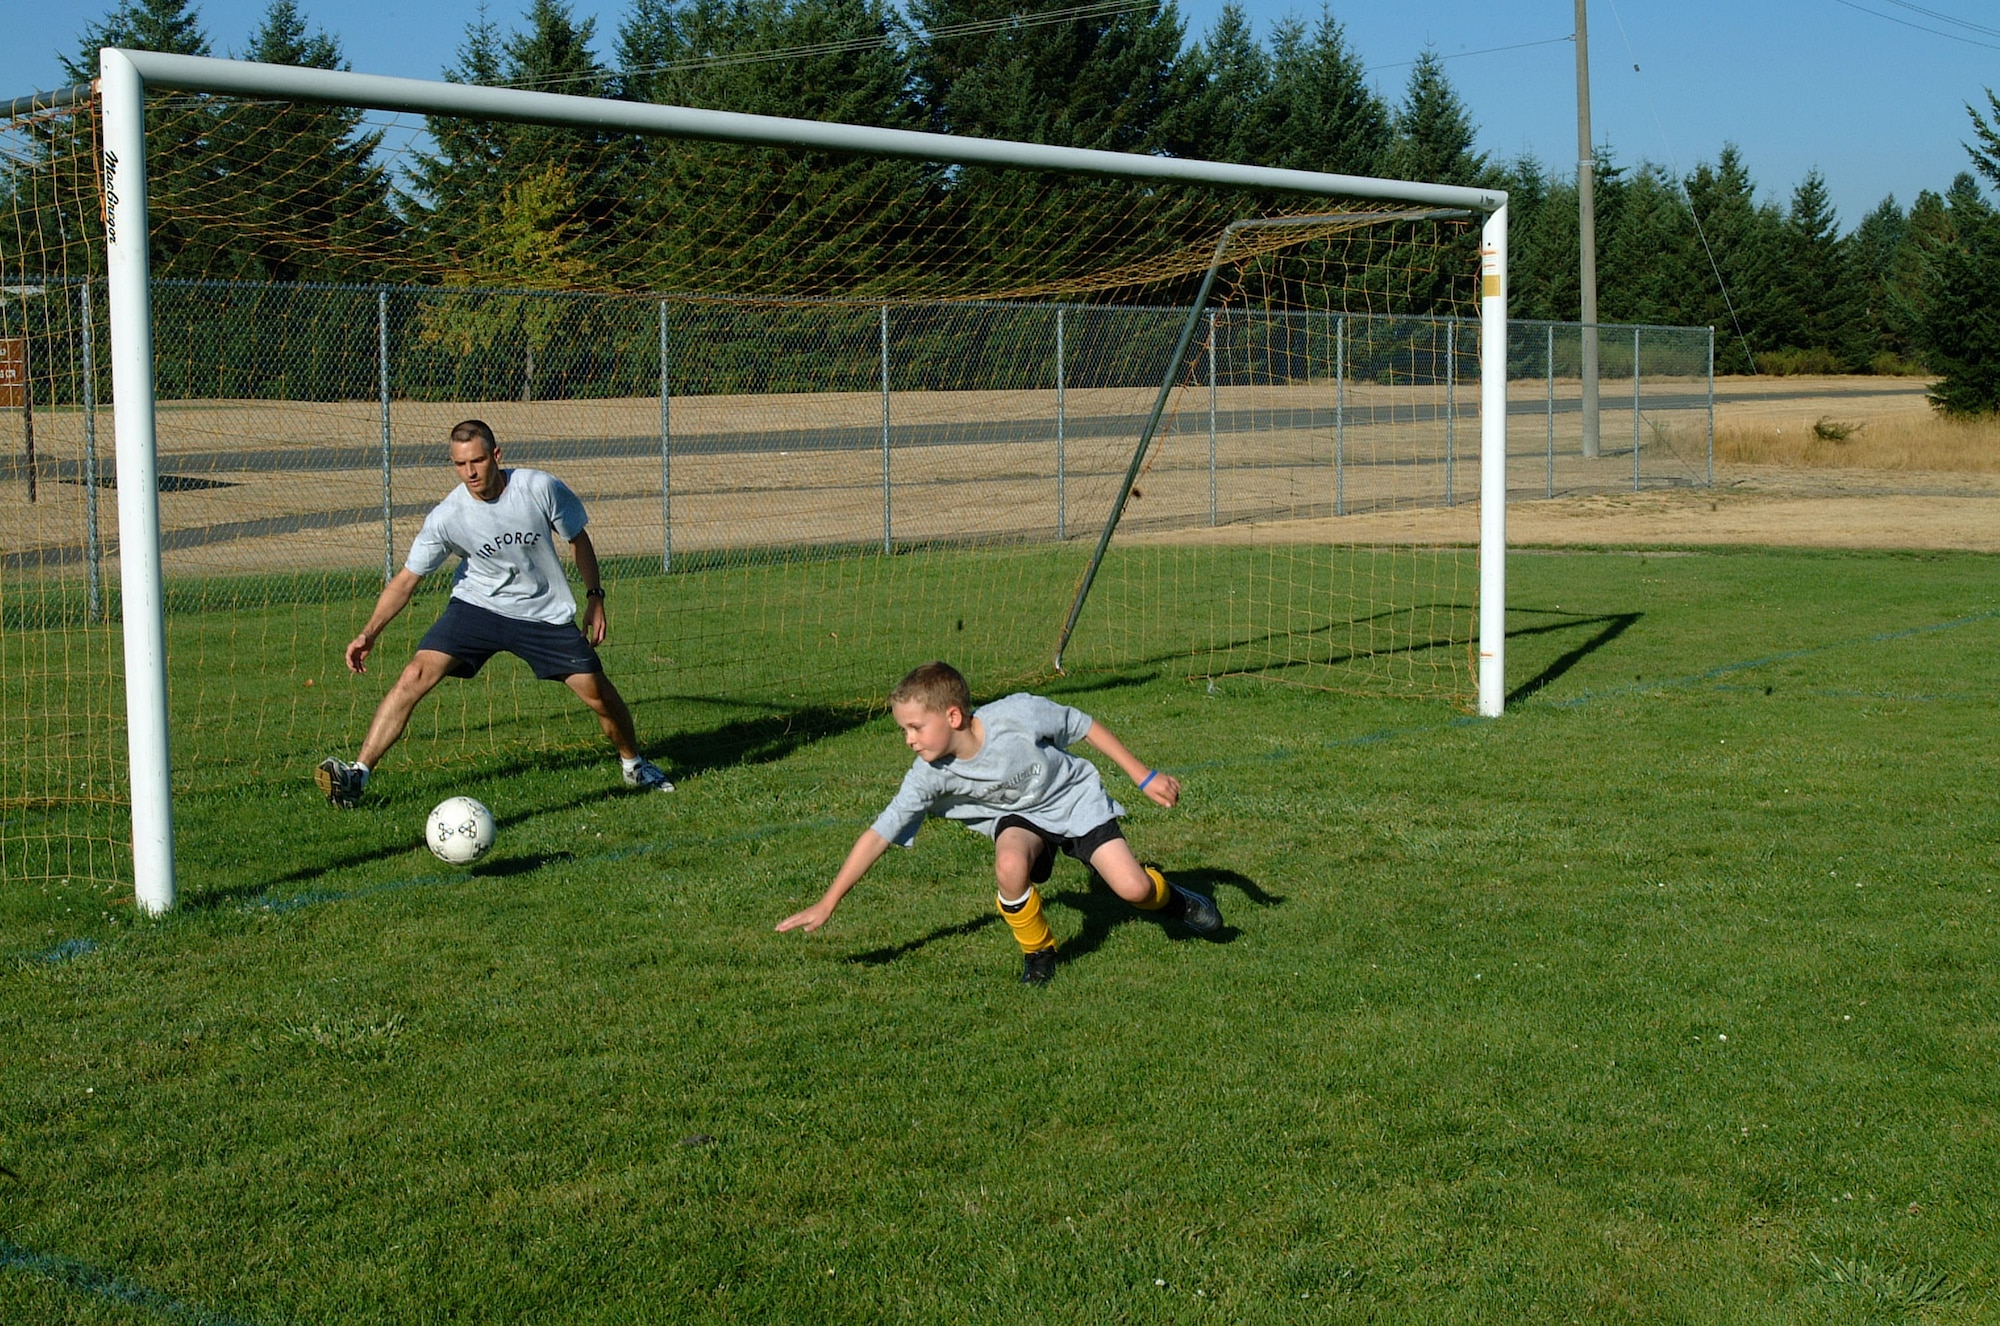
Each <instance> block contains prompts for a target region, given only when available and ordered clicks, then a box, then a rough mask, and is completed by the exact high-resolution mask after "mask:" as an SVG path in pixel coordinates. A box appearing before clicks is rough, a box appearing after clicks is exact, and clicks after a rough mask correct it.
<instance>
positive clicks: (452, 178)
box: [401, 0, 625, 281]
mask: <svg viewBox="0 0 2000 1326" xmlns="http://www.w3.org/2000/svg"><path fill="white" fill-rule="evenodd" d="M526 19H527V28H526V30H524V31H521V32H516V33H511V34H508V35H506V36H502V35H501V34H500V32H499V30H498V29H497V28H496V27H495V26H494V25H493V24H492V23H491V22H490V21H488V20H487V19H486V18H485V16H484V13H483V12H482V14H481V17H480V18H479V20H478V21H476V22H475V23H473V24H472V25H470V26H469V27H468V28H467V30H466V40H465V45H464V46H462V47H461V48H460V50H459V59H458V63H457V64H456V65H454V66H452V67H450V68H448V69H446V70H445V71H444V76H445V78H446V79H448V80H450V81H452V82H456V83H476V84H481V85H486V86H503V87H516V88H523V89H528V90H533V91H542V92H561V93H565V94H568V95H571V96H605V95H607V94H608V93H609V92H610V91H611V90H612V78H611V74H610V71H608V70H607V69H606V68H605V67H604V66H603V65H602V64H600V63H598V61H597V59H596V58H595V57H594V56H593V55H592V54H591V51H590V43H591V40H592V38H593V37H594V36H595V35H596V20H594V19H585V20H583V21H582V22H581V23H579V22H577V21H576V19H575V17H574V16H573V15H572V13H571V11H570V8H569V6H568V5H567V4H565V3H563V2H562V0H533V3H532V4H531V5H530V6H529V9H528V12H527V14H526ZM426 124H427V125H428V126H429V129H430V133H431V137H432V140H433V141H434V142H435V143H436V144H437V148H436V151H434V152H431V153H422V154H419V155H418V156H417V158H416V165H415V166H414V168H413V169H412V172H411V175H412V180H413V183H414V186H415V187H414V188H413V189H412V190H411V191H409V192H408V193H406V194H405V195H404V196H403V197H402V199H401V203H402V206H403V208H404V210H405V212H406V213H407V214H408V215H409V217H410V218H411V220H412V222H413V225H414V227H415V229H416V230H417V233H418V234H419V235H420V237H421V239H422V242H423V246H424V248H425V249H426V251H427V253H428V255H429V257H430V260H431V261H432V262H434V263H436V264H438V265H440V266H441V267H443V268H444V269H445V271H446V272H447V273H450V272H453V271H459V272H463V271H466V270H469V269H471V268H472V267H473V266H474V265H475V261H476V260H477V261H478V262H484V261H485V255H487V254H488V253H490V252H491V251H494V250H496V249H498V250H501V251H505V250H506V248H507V246H506V245H504V244H502V243H501V242H500V240H499V237H498V236H497V234H496V233H495V229H494V228H495V227H496V226H498V225H499V217H500V215H501V208H502V204H503V203H504V202H505V201H506V200H507V197H508V191H509V190H510V189H516V188H517V187H518V186H519V185H520V184H521V183H522V181H524V180H528V179H535V178H546V177H547V176H548V175H549V172H550V171H552V170H553V171H555V172H556V173H557V174H559V175H560V177H561V179H562V181H563V187H562V190H561V191H560V192H561V196H563V197H564V198H566V199H568V200H569V201H570V204H571V206H572V207H573V208H574V211H573V214H572V215H571V216H568V217H565V218H562V220H563V221H564V222H565V224H566V226H567V227H568V229H569V232H570V233H572V234H573V235H574V236H575V237H576V238H575V239H574V240H573V241H572V242H574V243H582V242H584V239H585V238H586V237H588V236H591V235H597V234H606V235H615V234H617V233H619V231H620V229H621V226H620V224H619V222H620V217H621V212H622V202H621V200H622V199H623V198H624V197H625V191H624V183H625V181H624V178H623V177H624V171H623V169H622V167H623V165H624V160H623V156H624V154H623V152H622V151H621V150H620V149H621V148H622V147H623V146H624V144H623V143H622V141H621V140H620V139H619V138H618V137H617V136H616V135H614V134H612V133H611V132H610V131H608V130H592V129H570V128H557V127H553V126H549V125H535V124H513V123H505V122H499V121H490V120H488V121H476V120H463V119H458V118H455V117H448V116H430V117H427V118H426ZM527 275H528V274H524V281H525V280H526V279H527Z"/></svg>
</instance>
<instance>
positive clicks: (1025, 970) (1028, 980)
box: [1021, 948, 1056, 985]
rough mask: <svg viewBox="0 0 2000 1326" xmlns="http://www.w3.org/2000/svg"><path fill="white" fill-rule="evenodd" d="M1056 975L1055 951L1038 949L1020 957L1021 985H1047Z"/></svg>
mask: <svg viewBox="0 0 2000 1326" xmlns="http://www.w3.org/2000/svg"><path fill="white" fill-rule="evenodd" d="M1055 974H1056V951H1055V950H1054V949H1052V948H1045V949H1040V950H1038V951H1036V952H1034V953H1027V954H1023V955H1022V957H1021V984H1023V985H1047V984H1048V983H1049V980H1050V978H1052V977H1053V976H1054V975H1055Z"/></svg>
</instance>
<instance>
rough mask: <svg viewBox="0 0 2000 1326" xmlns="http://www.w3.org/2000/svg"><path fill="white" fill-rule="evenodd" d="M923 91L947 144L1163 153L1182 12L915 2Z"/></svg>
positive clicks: (920, 95)
mask: <svg viewBox="0 0 2000 1326" xmlns="http://www.w3.org/2000/svg"><path fill="white" fill-rule="evenodd" d="M910 17H911V20H912V22H913V23H914V24H915V26H916V28H917V30H918V31H919V32H920V33H921V34H922V37H923V40H922V42H921V44H920V45H919V46H918V47H917V51H916V54H915V56H914V58H913V60H912V67H911V74H912V85H913V87H914V90H915V93H916V99H917V103H918V104H919V105H920V106H921V107H922V108H923V110H924V113H925V115H926V117H927V118H928V120H929V121H930V126H931V127H932V128H933V129H936V130H938V131H940V132H944V133H953V134H963V135H966V136H969V137H976V138H1005V139H1012V140H1015V141H1017V142H1028V143H1052V144H1056V145H1059V146H1064V147H1090V148H1101V149H1105V150H1108V151H1113V152H1148V151H1154V150H1157V149H1159V148H1160V147H1161V146H1162V136H1163V129H1162V123H1161V122H1162V118H1163V116H1164V115H1165V113H1166V110H1167V108H1168V107H1169V106H1170V105H1171V104H1172V103H1173V100H1174V97H1175V96H1176V94H1177V93H1178V91H1179V86H1180V84H1179V63H1180V53H1181V39H1182V27H1181V19H1180V13H1179V11H1178V10H1177V9H1175V8H1174V6H1173V5H1172V4H1171V3H1167V4H1162V3H1160V2H1159V0H1143V3H1141V4H1139V5H1137V6H1135V7H1133V8H1129V9H1120V10H1087V11H1071V12H1070V13H1069V14H1068V15H1067V16H1065V17H1062V18H1061V19H1059V20H1057V21H1053V22H1052V21H1048V20H1046V19H1043V18H1040V17H1037V16H1033V15H1028V16H1024V15H1022V14H1021V13H1020V11H1019V9H1018V8H1017V7H1016V6H1014V5H1013V3H1012V0H913V3H912V4H911V6H910Z"/></svg>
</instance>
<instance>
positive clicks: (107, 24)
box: [58, 0, 211, 83]
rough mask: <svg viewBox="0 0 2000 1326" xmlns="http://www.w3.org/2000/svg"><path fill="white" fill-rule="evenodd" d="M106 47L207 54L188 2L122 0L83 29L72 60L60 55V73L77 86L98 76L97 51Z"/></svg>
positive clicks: (196, 16)
mask: <svg viewBox="0 0 2000 1326" xmlns="http://www.w3.org/2000/svg"><path fill="white" fill-rule="evenodd" d="M106 46H116V47H119V48H121V49H123V50H128V51H160V52H162V53H164V54H167V55H208V54H210V53H211V52H210V50H209V44H208V34H207V33H205V32H203V31H202V26H201V11H200V10H198V9H197V8H196V7H195V6H194V5H192V4H190V3H188V0H123V3H121V4H120V5H119V6H118V7H117V8H116V9H114V10H112V11H111V12H110V13H108V14H106V15H105V16H104V18H103V19H102V20H100V21H99V22H96V23H93V24H91V25H90V26H89V27H87V28H85V29H84V30H83V36H82V37H81V38H79V39H78V41H77V53H76V56H75V57H74V58H71V57H69V56H60V57H58V58H59V59H61V60H62V66H63V71H64V72H65V73H67V74H68V75H69V76H70V79H71V80H72V81H74V82H78V83H87V82H89V81H90V80H92V79H94V78H96V77H97V74H98V68H97V61H98V52H99V51H100V50H102V49H103V48H104V47H106Z"/></svg>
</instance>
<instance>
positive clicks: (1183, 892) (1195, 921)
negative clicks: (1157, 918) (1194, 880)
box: [1167, 884, 1222, 935]
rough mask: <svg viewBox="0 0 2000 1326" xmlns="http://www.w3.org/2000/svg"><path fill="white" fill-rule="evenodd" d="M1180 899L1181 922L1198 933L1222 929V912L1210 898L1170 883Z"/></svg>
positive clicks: (1210, 933) (1210, 932)
mask: <svg viewBox="0 0 2000 1326" xmlns="http://www.w3.org/2000/svg"><path fill="white" fill-rule="evenodd" d="M1167 887H1168V888H1170V889H1172V890H1173V891H1174V897H1176V898H1178V899H1180V912H1181V924H1182V925H1184V926H1186V927H1187V928H1188V929H1190V930H1192V931H1194V932H1195V933H1196V934H1198V935H1212V934H1214V933H1215V932H1216V931H1218V930H1220V929H1222V912H1221V910H1220V909H1219V908H1217V907H1216V905H1215V904H1214V903H1213V902H1211V901H1210V900H1209V899H1207V898H1204V897H1202V896H1201V895H1200V894H1199V893H1194V892H1190V891H1189V890H1187V889H1184V888H1182V887H1181V886H1180V885H1178V884H1169V885H1167Z"/></svg>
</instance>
